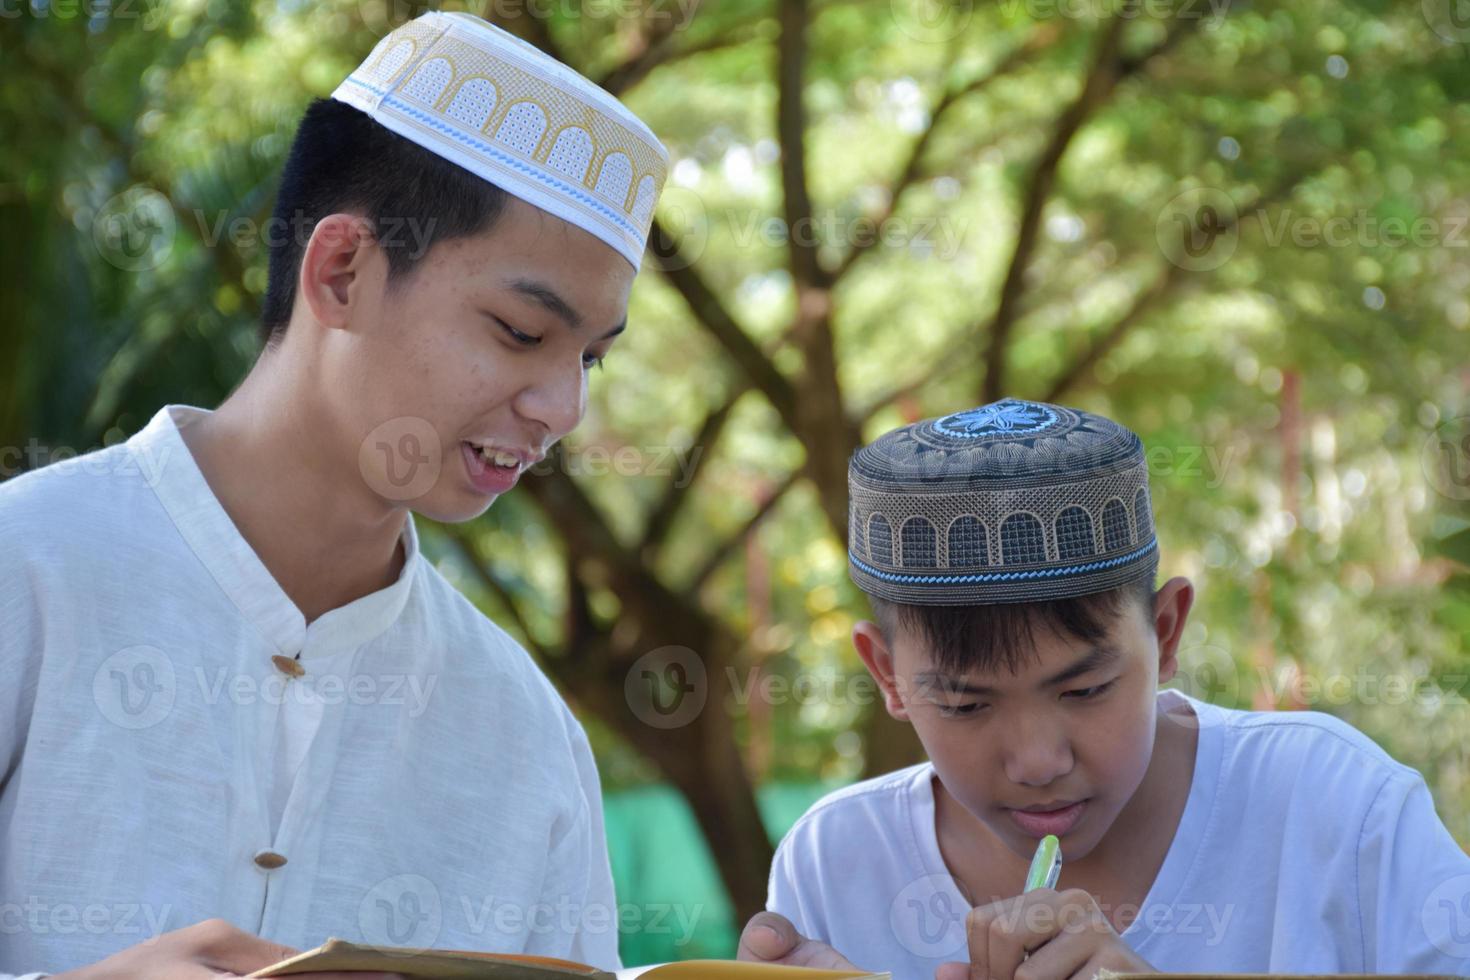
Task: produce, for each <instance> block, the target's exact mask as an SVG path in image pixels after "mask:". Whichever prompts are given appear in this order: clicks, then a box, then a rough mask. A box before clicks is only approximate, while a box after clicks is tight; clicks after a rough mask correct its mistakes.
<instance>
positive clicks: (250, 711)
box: [0, 406, 618, 980]
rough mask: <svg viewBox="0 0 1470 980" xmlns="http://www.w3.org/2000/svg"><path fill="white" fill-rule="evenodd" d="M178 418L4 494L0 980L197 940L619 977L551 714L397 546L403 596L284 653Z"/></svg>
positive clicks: (596, 796) (291, 608) (533, 675)
mask: <svg viewBox="0 0 1470 980" xmlns="http://www.w3.org/2000/svg"><path fill="white" fill-rule="evenodd" d="M199 411H200V410H199V409H190V408H188V407H185V406H169V407H168V408H165V409H164V410H162V411H160V412H159V413H158V414H157V415H155V416H154V418H153V420H152V421H151V422H150V423H149V425H148V426H147V427H146V428H145V429H144V430H143V431H142V432H140V433H139V434H138V435H136V436H135V437H133V438H132V439H130V440H128V441H127V443H125V444H123V445H119V446H114V447H112V448H109V449H105V450H101V451H98V452H95V453H91V454H88V455H86V456H82V457H78V458H75V459H72V460H68V461H66V462H62V463H56V464H53V465H51V466H48V467H45V468H44V469H41V470H38V471H36V472H33V473H29V474H26V475H24V476H21V477H18V478H15V479H13V480H11V481H9V482H7V483H5V484H3V485H0V676H3V678H4V681H3V683H0V980H3V978H4V977H6V976H8V975H9V974H11V973H16V972H22V973H24V972H27V971H36V970H41V971H48V972H52V973H55V972H61V971H63V970H67V969H71V968H75V967H79V966H82V965H84V964H88V963H93V962H96V961H97V960H100V959H103V958H105V957H106V956H109V955H111V954H112V953H115V952H117V951H118V950H121V949H124V948H126V947H128V946H132V945H135V944H137V943H139V942H141V941H143V940H145V939H149V938H151V937H152V936H154V935H157V934H158V933H160V932H164V931H168V930H172V929H177V928H180V927H182V926H185V925H190V924H192V923H194V922H197V921H199V920H201V919H206V918H210V917H215V916H218V917H221V918H224V919H226V920H228V921H229V922H231V923H233V924H234V925H236V926H238V927H239V928H241V929H243V930H246V931H248V932H251V933H254V934H257V935H260V936H263V937H266V938H268V939H271V940H274V941H276V942H279V943H283V944H286V945H289V946H294V947H299V948H310V947H312V946H316V945H318V944H319V943H321V942H323V941H324V940H326V939H327V938H328V937H331V936H336V937H340V938H343V939H349V940H354V941H358V942H371V943H379V944H386V945H398V946H430V945H432V946H438V947H446V948H468V949H479V950H487V951H498V952H525V953H534V954H542V955H548V956H558V957H567V958H570V959H575V960H580V961H583V962H587V963H591V964H594V965H597V966H601V967H604V968H610V969H611V968H616V967H617V966H618V955H617V939H618V936H617V909H616V908H615V907H614V899H613V889H612V875H611V872H610V868H609V864H608V858H607V846H606V841H605V839H604V836H603V823H602V800H601V795H600V791H599V787H598V782H597V772H596V768H595V765H594V763H593V758H592V753H591V751H590V749H589V746H588V744H587V739H586V736H585V735H584V733H583V731H582V728H581V726H580V725H579V724H578V723H577V721H576V719H575V718H573V717H572V715H571V713H570V711H568V709H567V707H566V705H565V703H564V702H563V701H562V699H561V698H560V697H559V696H558V694H557V693H556V691H555V689H554V688H553V687H552V686H551V684H550V683H549V682H548V681H547V679H546V678H545V676H544V675H543V674H542V673H541V672H540V670H538V669H537V667H536V666H535V664H534V663H533V662H532V661H531V659H530V658H529V657H528V656H527V654H526V652H525V651H524V650H522V649H521V648H520V646H519V645H517V644H516V643H515V641H513V640H512V639H511V638H510V637H509V636H507V635H506V634H505V632H504V631H502V630H501V629H500V628H498V627H497V626H495V624H494V623H492V622H490V621H489V620H488V619H486V618H485V617H484V616H483V615H482V614H481V613H480V612H479V611H478V610H477V609H475V607H474V606H473V605H471V604H470V603H469V602H468V601H467V600H466V599H465V598H464V597H463V596H461V595H460V594H459V593H458V592H456V591H455V590H454V588H453V587H451V586H450V585H449V583H448V582H446V581H445V580H444V578H443V577H442V576H441V575H440V574H439V573H438V572H437V571H436V570H435V569H434V568H433V567H432V566H431V565H430V564H429V563H428V562H427V561H426V560H424V558H423V557H422V556H421V555H420V554H419V550H418V539H417V536H416V534H415V531H414V527H413V522H412V519H410V520H409V521H408V522H407V525H406V527H405V529H404V538H403V541H404V545H405V552H406V561H405V563H404V566H403V571H402V573H401V575H400V577H399V579H398V580H397V582H396V583H394V584H393V585H391V586H389V587H388V588H385V589H383V590H381V591H378V592H375V593H373V594H371V595H368V596H364V597H362V598H361V599H358V600H356V601H354V602H352V603H349V604H348V605H346V606H343V607H341V608H339V609H335V610H332V611H331V612H328V613H326V614H325V615H323V616H321V617H319V618H318V619H316V620H315V621H313V622H312V623H311V624H310V625H309V626H308V625H307V624H306V622H305V619H304V617H303V616H302V614H301V612H300V611H299V610H298V609H297V607H296V606H295V605H294V604H293V603H292V602H291V600H290V599H289V597H287V595H286V594H285V593H284V592H283V591H282V590H281V588H280V586H279V585H278V584H277V583H276V581H275V580H274V579H273V578H272V577H271V575H270V573H269V572H268V571H267V570H266V568H265V566H264V565H263V564H262V563H261V562H260V560H259V558H258V557H257V556H256V554H255V553H254V551H252V549H251V548H250V546H249V544H248V543H247V542H246V541H245V539H244V538H242V537H241V536H240V534H239V532H238V531H237V530H236V528H235V526H234V524H233V523H232V522H231V521H230V519H229V516H228V515H227V514H226V513H225V511H224V509H223V508H222V507H221V505H220V503H219V501H218V500H217V499H216V498H215V496H214V494H213V493H212V492H211V491H210V489H209V486H208V484H207V483H206V482H205V480H204V476H203V474H202V473H201V472H200V470H199V469H198V467H197V466H196V465H195V463H194V460H193V458H192V457H191V456H190V454H189V452H188V449H187V447H186V445H185V443H184V442H183V439H182V438H181V437H180V435H179V432H178V428H177V424H176V420H175V416H177V418H178V419H183V418H184V417H185V416H186V415H187V414H188V413H191V412H199ZM171 413H174V414H171ZM261 479H266V480H268V479H270V474H268V473H265V474H261ZM298 653H299V654H300V665H301V667H302V668H303V669H304V672H305V673H304V675H303V676H301V677H296V678H290V679H288V677H287V674H286V673H285V672H283V671H282V670H281V669H280V668H279V667H277V666H276V665H275V664H274V663H273V661H272V656H283V657H287V658H295V656H296V654H298ZM281 858H284V859H285V863H284V864H280V863H279V862H280V859H281ZM273 865H277V866H273ZM7 971H8V972H7Z"/></svg>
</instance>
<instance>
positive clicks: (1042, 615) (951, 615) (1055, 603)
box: [868, 572, 1154, 677]
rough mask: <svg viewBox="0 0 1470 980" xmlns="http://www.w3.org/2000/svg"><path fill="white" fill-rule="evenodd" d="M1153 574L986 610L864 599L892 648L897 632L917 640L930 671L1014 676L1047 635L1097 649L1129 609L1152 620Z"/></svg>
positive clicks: (948, 673) (999, 605)
mask: <svg viewBox="0 0 1470 980" xmlns="http://www.w3.org/2000/svg"><path fill="white" fill-rule="evenodd" d="M1153 600H1154V582H1153V574H1152V573H1151V572H1150V573H1148V574H1144V575H1140V576H1138V577H1137V578H1135V579H1133V580H1132V581H1129V582H1126V583H1124V584H1123V585H1120V586H1118V587H1117V588H1115V589H1110V590H1108V591H1106V592H1095V593H1093V594H1091V595H1083V596H1074V597H1071V598H1067V599H1053V600H1048V601H1040V602H1016V603H1006V604H997V605H987V606H920V605H911V604H909V603H902V602H893V601H891V600H888V599H881V598H879V597H878V596H873V595H870V596H868V601H869V602H870V603H871V604H872V607H873V616H874V618H875V619H877V621H878V626H879V627H880V628H881V629H882V630H883V634H884V636H886V637H887V638H888V640H889V642H890V643H891V642H892V641H893V638H894V636H895V635H896V633H897V632H898V630H899V629H900V628H901V629H904V630H906V631H908V632H909V633H910V634H911V635H913V636H915V637H917V638H918V639H919V640H920V641H921V642H922V643H923V644H924V646H925V648H926V649H927V651H928V653H929V656H930V657H931V658H932V660H933V663H934V666H935V667H936V668H937V669H938V670H940V671H942V672H944V673H945V674H947V675H949V676H951V677H959V676H963V675H965V674H968V673H969V672H970V671H973V670H980V671H995V670H1005V671H1007V672H1008V673H1012V674H1014V673H1016V672H1017V671H1019V670H1020V668H1021V667H1022V666H1023V665H1024V664H1025V662H1026V661H1027V660H1028V659H1030V658H1031V657H1032V651H1033V649H1034V646H1033V644H1032V638H1033V637H1034V635H1035V633H1036V631H1037V630H1039V629H1050V630H1052V631H1054V632H1056V633H1057V634H1058V635H1062V636H1070V637H1073V638H1075V639H1078V640H1081V641H1083V642H1086V643H1096V642H1098V641H1099V640H1101V639H1102V638H1103V637H1105V636H1106V635H1107V632H1108V628H1109V626H1110V625H1111V624H1112V622H1113V620H1114V619H1115V618H1116V617H1117V616H1118V614H1119V613H1121V612H1123V611H1124V610H1126V609H1127V608H1128V606H1129V604H1130V603H1140V604H1142V606H1143V609H1144V612H1145V613H1146V614H1147V615H1148V616H1149V617H1152V615H1153Z"/></svg>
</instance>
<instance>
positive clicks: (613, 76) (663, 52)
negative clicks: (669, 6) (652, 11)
mask: <svg viewBox="0 0 1470 980" xmlns="http://www.w3.org/2000/svg"><path fill="white" fill-rule="evenodd" d="M695 9H696V10H697V9H698V4H696V5H695ZM666 12H667V13H670V14H671V16H668V17H662V18H657V19H654V20H653V22H652V23H651V24H650V25H649V27H648V29H647V30H646V31H643V32H642V33H641V34H640V35H639V37H638V42H637V50H636V51H635V52H634V53H633V54H632V55H630V56H629V57H628V58H627V59H626V60H624V61H623V62H622V63H621V64H619V65H618V66H617V67H615V68H613V69H611V70H610V71H608V72H606V73H605V74H603V76H602V77H601V78H599V79H597V83H598V84H599V85H601V86H602V87H603V88H605V89H607V90H608V91H609V92H611V93H612V94H613V95H621V94H622V93H623V92H625V91H627V90H628V89H630V88H632V87H633V86H634V85H636V84H638V83H639V82H641V81H642V80H643V79H644V78H646V77H647V76H648V73H649V72H651V71H653V70H654V69H655V68H657V67H658V66H659V65H661V64H663V63H665V62H666V61H668V60H669V59H670V58H671V57H672V56H673V54H674V31H675V29H676V28H678V27H679V26H681V25H680V24H679V23H677V22H676V21H675V18H674V17H673V16H672V11H666ZM691 19H692V18H691Z"/></svg>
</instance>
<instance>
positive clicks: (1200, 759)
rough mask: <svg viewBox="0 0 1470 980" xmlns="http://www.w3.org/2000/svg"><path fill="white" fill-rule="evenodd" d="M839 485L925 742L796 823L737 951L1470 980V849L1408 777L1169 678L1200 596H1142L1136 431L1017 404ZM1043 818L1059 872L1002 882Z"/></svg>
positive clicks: (895, 435) (1018, 867)
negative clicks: (917, 761)
mask: <svg viewBox="0 0 1470 980" xmlns="http://www.w3.org/2000/svg"><path fill="white" fill-rule="evenodd" d="M849 485H850V489H851V521H852V525H851V541H850V551H849V568H850V570H851V574H852V576H853V579H854V581H855V582H856V583H857V584H858V586H859V587H860V588H861V589H863V591H865V592H867V593H868V595H869V596H870V597H871V599H872V604H873V610H874V618H875V620H876V622H862V623H859V624H858V625H857V626H856V627H855V628H854V630H853V642H854V645H855V646H856V647H857V651H858V654H859V655H860V656H861V657H862V659H863V663H864V664H865V665H866V666H867V668H868V670H869V671H870V672H871V673H872V675H873V677H874V679H875V680H876V681H877V683H878V685H879V687H880V688H881V690H882V692H883V697H884V703H885V706H886V707H887V709H888V711H889V713H890V714H891V715H893V716H894V717H895V718H898V719H901V720H904V721H908V722H910V723H912V724H913V726H914V728H915V730H916V732H917V734H918V736H919V739H920V741H921V742H922V743H923V745H924V748H925V750H926V752H927V754H928V756H929V759H930V761H929V762H927V763H924V764H922V765H918V766H914V767H912V768H910V769H905V770H902V771H900V772H896V773H892V774H890V775H888V776H884V777H880V778H878V779H873V780H869V781H867V782H863V783H860V784H858V785H856V786H851V787H848V788H847V789H844V790H841V791H838V792H836V793H833V794H831V795H830V796H828V797H827V798H825V799H823V800H822V801H820V802H818V803H817V804H816V806H814V807H813V808H812V809H811V810H810V811H809V812H808V813H807V814H806V815H805V816H804V817H803V818H802V819H801V820H800V821H799V822H798V823H797V824H796V826H795V827H794V828H792V830H791V832H790V833H789V834H788V835H787V836H786V838H785V839H784V840H783V841H782V842H781V845H780V847H779V849H778V850H777V853H776V857H775V861H774V864H773V867H772V869H771V881H770V895H769V900H768V906H769V909H770V912H766V913H761V914H760V915H757V916H756V917H755V918H754V919H752V920H751V922H750V924H749V925H748V926H747V928H746V931H745V936H744V937H743V938H742V944H741V946H742V949H741V956H742V958H746V959H779V960H783V961H787V962H802V963H806V964H809V965H841V962H840V961H841V960H842V958H846V959H850V960H851V961H852V962H854V963H857V964H860V965H861V966H863V967H864V968H868V969H876V970H889V971H891V972H892V973H893V975H894V977H895V978H900V980H910V978H913V980H919V978H928V977H931V976H938V977H939V978H940V980H964V978H965V977H966V976H970V977H1002V978H1010V977H1012V976H1021V977H1027V978H1028V980H1030V978H1035V980H1044V978H1051V977H1071V976H1077V977H1091V976H1093V975H1095V974H1096V972H1097V971H1098V970H1099V969H1102V968H1108V969H1111V970H1115V971H1120V972H1121V971H1127V972H1148V971H1164V972H1198V973H1220V972H1256V973H1267V972H1271V973H1278V972H1295V973H1337V972H1360V973H1371V972H1377V973H1397V972H1432V973H1470V959H1467V957H1470V858H1467V856H1466V855H1465V853H1464V852H1463V851H1462V850H1461V849H1460V848H1459V847H1458V846H1457V845H1456V843H1455V842H1454V840H1452V839H1451V837H1450V835H1449V833H1448V832H1447V831H1446V829H1445V827H1444V825H1443V824H1442V823H1441V822H1440V820H1439V818H1438V817H1437V816H1436V814H1435V811H1434V804H1433V801H1432V800H1431V799H1430V795H1429V791H1428V790H1427V788H1426V787H1425V784H1424V781H1423V779H1422V778H1421V777H1420V776H1419V774H1418V773H1416V772H1415V771H1414V770H1412V769H1410V768H1408V767H1406V766H1403V765H1400V764H1399V763H1397V762H1395V761H1394V760H1393V759H1391V758H1390V757H1389V756H1388V755H1387V754H1386V753H1384V752H1383V750H1382V749H1380V748H1379V747H1378V746H1377V745H1375V744H1374V743H1373V742H1372V741H1371V740H1370V739H1368V738H1367V737H1365V736H1364V735H1363V734H1361V733H1360V732H1358V731H1356V730H1355V729H1353V728H1352V727H1351V726H1349V725H1347V724H1345V723H1343V722H1341V721H1339V720H1337V719H1335V718H1332V717H1329V716H1327V715H1324V714H1319V713H1316V712H1283V713H1279V714H1277V713H1258V712H1247V711H1235V710H1229V709H1225V708H1220V707H1215V706H1212V705H1209V704H1205V703H1202V702H1200V701H1198V700H1195V699H1194V698H1191V697H1189V696H1187V695H1184V694H1181V693H1179V692H1177V691H1160V690H1159V689H1158V685H1159V684H1160V683H1162V682H1165V681H1168V680H1169V679H1170V678H1171V677H1173V676H1174V674H1175V672H1176V671H1177V670H1178V667H1179V664H1178V660H1177V653H1178V648H1179V641H1180V637H1181V635H1182V634H1183V631H1184V624H1185V620H1186V617H1187V616H1188V614H1189V609H1190V606H1191V604H1192V602H1193V598H1194V592H1193V587H1192V586H1191V585H1190V583H1189V582H1188V581H1187V580H1186V579H1183V578H1177V577H1176V578H1172V579H1170V580H1169V581H1167V582H1165V583H1164V584H1163V586H1162V587H1161V588H1159V589H1157V590H1155V589H1154V574H1155V569H1156V567H1157V562H1158V549H1157V545H1156V541H1155V537H1154V527H1153V521H1152V519H1151V512H1150V506H1149V494H1148V475H1147V468H1146V466H1145V462H1144V455H1143V449H1142V445H1141V443H1140V441H1139V439H1138V437H1137V436H1136V435H1134V434H1133V433H1132V432H1130V431H1128V430H1127V429H1125V428H1124V427H1122V426H1120V425H1118V424H1117V423H1115V422H1112V421H1110V420H1108V419H1105V418H1100V417H1098V416H1095V415H1090V414H1088V413H1086V412H1081V411H1077V410H1075V409H1070V408H1065V407H1062V406H1060V405H1050V404H1041V403H1034V402H1026V401H1019V400H1015V399H1007V400H1005V401H1000V402H996V403H994V404H991V405H986V406H984V407H981V408H977V409H974V410H971V411H968V412H961V413H959V414H956V415H951V416H948V417H946V418H940V419H931V420H928V421H925V422H920V423H917V424H915V425H911V426H906V427H904V428H902V429H899V430H897V431H894V432H890V433H888V434H887V435H885V436H883V437H882V438H880V439H879V440H877V441H876V442H875V443H873V444H872V445H870V446H867V447H865V448H863V449H862V450H860V451H859V452H858V453H857V454H856V455H855V456H854V457H853V460H852V463H851V466H850V469H849ZM1047 834H1055V835H1056V836H1057V837H1058V838H1060V840H1061V849H1062V853H1063V856H1064V859H1065V863H1064V865H1063V868H1062V874H1061V880H1060V882H1059V883H1058V885H1057V890H1051V889H1039V890H1036V891H1032V892H1029V893H1026V894H1024V895H1021V894H1018V893H1019V892H1020V891H1021V885H1022V882H1023V881H1024V878H1025V874H1026V869H1027V865H1028V863H1029V860H1030V858H1031V856H1032V854H1033V853H1034V851H1035V849H1036V845H1037V842H1038V840H1039V839H1040V838H1042V837H1043V836H1045V835H1047ZM772 913H775V914H774V915H773V914H772ZM787 920H789V921H787ZM966 959H967V960H968V964H966V963H960V962H952V961H956V960H966ZM1023 964H1024V965H1023Z"/></svg>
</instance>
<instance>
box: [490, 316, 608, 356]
mask: <svg viewBox="0 0 1470 980" xmlns="http://www.w3.org/2000/svg"><path fill="white" fill-rule="evenodd" d="M486 316H488V317H490V319H492V320H494V321H495V324H496V325H497V326H498V327H500V329H501V330H502V331H504V333H505V335H506V336H507V337H509V338H510V340H511V341H512V343H514V344H515V345H517V346H520V347H529V348H536V347H540V346H541V339H542V338H541V337H538V336H536V335H535V334H530V333H527V332H526V331H524V330H518V329H517V328H515V327H513V326H511V325H510V324H509V323H507V322H506V321H505V320H503V319H501V318H500V317H498V316H496V315H495V314H493V313H487V314H486ZM605 357H607V351H606V350H603V351H602V352H600V353H599V352H594V351H590V350H589V351H586V352H584V353H583V354H582V366H583V367H586V368H588V369H591V368H594V367H601V366H602V361H603V358H605Z"/></svg>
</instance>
